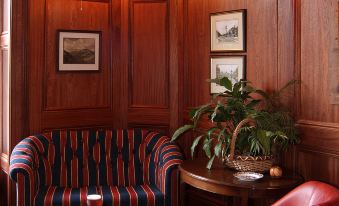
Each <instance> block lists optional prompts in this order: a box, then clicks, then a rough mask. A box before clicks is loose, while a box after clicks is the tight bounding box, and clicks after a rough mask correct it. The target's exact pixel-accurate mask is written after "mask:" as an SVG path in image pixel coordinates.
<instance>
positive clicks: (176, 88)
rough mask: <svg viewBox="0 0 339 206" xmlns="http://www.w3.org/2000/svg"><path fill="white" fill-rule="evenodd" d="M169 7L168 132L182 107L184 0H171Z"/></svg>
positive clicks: (173, 127) (175, 121)
mask: <svg viewBox="0 0 339 206" xmlns="http://www.w3.org/2000/svg"><path fill="white" fill-rule="evenodd" d="M169 7H170V8H169V12H170V13H169V31H170V37H169V42H170V45H169V50H170V51H169V83H170V85H169V90H170V91H169V97H170V98H169V101H170V102H169V110H170V126H169V130H170V131H169V133H170V134H172V133H173V132H174V131H175V130H176V128H178V126H179V124H180V119H182V115H181V114H182V109H183V91H182V87H183V86H182V84H183V81H184V79H183V61H184V59H183V57H184V52H183V46H184V43H183V41H184V40H183V39H184V33H183V30H184V24H183V17H184V1H183V0H174V1H172V0H171V1H169Z"/></svg>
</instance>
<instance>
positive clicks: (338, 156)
mask: <svg viewBox="0 0 339 206" xmlns="http://www.w3.org/2000/svg"><path fill="white" fill-rule="evenodd" d="M338 9H339V1H338V0H329V1H321V0H312V1H307V0H298V1H297V6H296V11H297V15H296V25H297V29H298V30H297V31H296V37H297V41H296V48H297V51H296V63H297V64H296V71H297V72H296V77H297V78H298V79H300V81H301V84H300V87H299V88H298V90H297V96H298V97H299V101H298V102H297V103H298V104H297V114H298V124H299V126H300V130H301V137H302V143H301V145H299V146H298V147H297V149H296V163H295V164H296V168H297V170H298V171H299V172H300V173H301V174H303V176H304V177H305V179H317V180H321V181H325V182H329V183H331V184H334V185H336V186H339V105H338V104H331V101H330V96H331V93H330V89H331V87H330V85H331V78H332V77H333V76H335V75H337V74H336V73H335V72H334V71H335V70H336V71H337V72H338V71H339V68H338V67H339V65H338V64H337V62H338V59H339V53H338V52H337V51H336V50H335V49H336V48H338V38H339V35H338V31H339V28H338V26H339V14H338ZM334 67H335V68H334ZM338 77H339V76H337V82H336V87H338V86H339V81H338ZM336 92H338V90H337V91H336Z"/></svg>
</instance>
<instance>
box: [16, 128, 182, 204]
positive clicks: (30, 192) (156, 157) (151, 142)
mask: <svg viewBox="0 0 339 206" xmlns="http://www.w3.org/2000/svg"><path fill="white" fill-rule="evenodd" d="M181 161H182V156H181V153H180V151H179V149H178V147H177V146H176V145H175V144H173V143H171V142H170V141H169V138H168V137H166V136H163V135H161V134H159V133H157V132H151V131H146V130H142V129H129V130H112V129H108V130H106V129H105V130H57V131H51V132H47V133H45V134H41V135H34V136H30V137H27V138H25V139H23V140H22V141H21V142H20V143H19V144H18V145H17V146H16V147H15V148H14V150H13V152H12V154H11V160H10V177H11V179H12V180H13V181H15V182H16V186H17V205H20V206H21V205H25V206H28V205H46V206H49V205H51V206H52V205H53V206H55V205H60V206H67V205H71V206H77V205H79V206H82V205H86V196H87V195H88V194H101V195H102V196H103V203H104V205H114V206H115V205H120V206H134V205H135V206H146V205H147V206H148V205H151V206H158V205H159V206H160V205H161V206H162V205H165V206H170V205H177V197H178V188H177V186H178V170H177V166H178V164H180V163H181Z"/></svg>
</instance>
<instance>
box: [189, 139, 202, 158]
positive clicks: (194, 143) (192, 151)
mask: <svg viewBox="0 0 339 206" xmlns="http://www.w3.org/2000/svg"><path fill="white" fill-rule="evenodd" d="M202 137H204V135H200V136H199V137H197V138H195V140H194V141H193V144H192V146H191V156H192V158H193V155H194V150H195V148H196V146H197V145H198V144H199V141H200V139H201V138H202Z"/></svg>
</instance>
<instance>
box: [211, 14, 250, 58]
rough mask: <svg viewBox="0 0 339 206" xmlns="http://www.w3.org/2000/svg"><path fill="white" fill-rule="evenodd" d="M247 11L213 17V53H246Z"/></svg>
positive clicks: (213, 15)
mask: <svg viewBox="0 0 339 206" xmlns="http://www.w3.org/2000/svg"><path fill="white" fill-rule="evenodd" d="M245 26H246V12H245V10H237V11H229V12H223V13H216V14H212V15H211V51H212V52H234V51H245V50H246V49H245V43H246V42H245V39H246V34H245V31H246V29H245Z"/></svg>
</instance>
